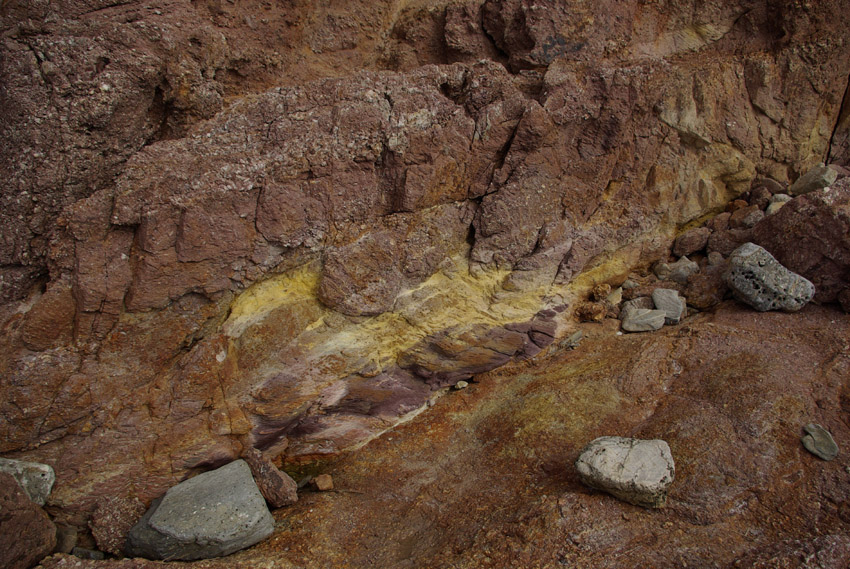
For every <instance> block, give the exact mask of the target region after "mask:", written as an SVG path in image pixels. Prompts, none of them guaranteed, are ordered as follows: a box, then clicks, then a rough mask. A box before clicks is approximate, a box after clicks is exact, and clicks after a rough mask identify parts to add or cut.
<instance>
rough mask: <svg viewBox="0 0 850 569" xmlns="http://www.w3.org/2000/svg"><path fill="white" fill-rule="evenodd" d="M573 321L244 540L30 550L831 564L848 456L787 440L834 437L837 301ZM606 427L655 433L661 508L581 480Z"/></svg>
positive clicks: (849, 431)
mask: <svg viewBox="0 0 850 569" xmlns="http://www.w3.org/2000/svg"><path fill="white" fill-rule="evenodd" d="M579 329H580V330H582V331H583V335H584V340H583V341H582V342H581V343H580V345H578V346H577V347H575V349H573V350H561V351H553V352H550V353H549V354H548V357H539V358H535V359H533V360H530V361H526V362H522V363H518V364H515V365H513V364H512V365H509V366H504V367H502V368H499V369H497V370H494V371H491V372H488V373H486V374H483V375H480V376H479V377H478V378H477V381H478V383H477V384H476V385H475V387H474V388H470V389H464V390H462V391H458V392H453V393H451V395H450V396H446V397H442V398H440V399H439V400H437V401H436V402H435V403H434V405H433V407H431V408H430V409H429V411H428V412H426V413H421V414H419V415H418V416H416V417H415V418H413V419H411V420H410V421H408V422H406V423H404V424H402V425H399V426H397V427H396V428H395V429H394V430H393V431H392V433H391V434H390V435H389V437H387V436H384V437H380V438H379V439H376V440H374V441H372V442H371V443H369V444H368V445H366V446H365V447H363V448H362V449H360V450H359V451H357V452H354V453H346V454H345V455H344V456H342V457H341V458H340V459H338V460H336V461H334V465H333V477H334V482H335V483H336V485H337V487H338V488H340V491H339V492H334V493H330V494H319V493H310V492H308V493H305V494H304V495H303V496H302V497H301V499H300V500H299V501H298V503H297V504H294V505H292V506H291V507H289V508H286V509H285V510H280V511H278V512H275V514H276V517H277V519H278V528H277V530H276V534H275V535H274V536H272V537H271V538H270V539H268V540H266V541H264V542H262V543H260V544H258V545H256V546H255V547H253V548H250V549H248V550H245V551H242V552H238V553H236V554H233V555H231V556H229V557H227V558H222V559H214V560H207V561H198V562H192V563H179V564H178V563H173V564H164V565H163V564H161V563H154V562H146V561H144V560H139V559H137V560H129V559H126V560H120V561H119V560H112V561H104V562H89V561H83V560H77V559H73V558H71V557H68V556H53V557H51V558H49V559H47V560H45V563H44V565H43V567H44V568H45V569H157V568H166V567H173V568H174V569H178V568H179V567H182V568H184V569H213V568H216V569H225V568H226V569H231V568H236V569H252V568H256V567H261V566H263V565H264V564H270V565H275V566H279V567H345V566H350V567H368V566H370V565H373V566H374V565H378V566H381V567H388V568H393V569H396V568H398V569H402V568H404V567H411V566H413V567H452V566H454V567H470V568H472V567H492V568H498V567H553V568H554V567H564V566H568V567H569V566H573V567H587V568H589V569H634V568H635V567H649V566H653V567H659V568H674V567H684V566H685V565H687V566H688V567H702V566H705V565H706V564H711V565H715V566H718V567H722V568H734V567H736V566H737V567H753V566H756V567H760V568H764V569H767V568H775V567H783V566H785V565H786V564H787V566H789V567H792V568H799V569H802V568H806V567H808V569H812V567H817V566H818V565H817V564H818V563H819V564H821V566H822V567H829V568H830V569H844V567H846V566H847V560H848V559H850V537H848V536H847V523H848V522H847V520H848V519H850V517H848V514H850V510H848V508H847V506H846V504H847V502H848V500H850V486H848V485H847V483H846V481H847V473H846V471H845V470H844V469H845V468H846V467H847V466H850V456H848V455H847V454H846V453H842V454H840V455H839V456H838V458H837V459H836V460H834V461H831V462H824V461H822V460H819V459H817V458H815V457H813V456H811V455H810V454H809V453H808V452H807V451H806V450H805V449H804V448H803V445H802V444H800V440H799V435H801V434H802V431H801V430H800V428H801V426H802V425H805V424H806V423H808V422H812V421H814V422H817V423H820V424H822V425H829V426H830V428H831V429H832V430H833V434H834V435H835V438H836V440H838V441H842V440H850V428H848V426H847V424H846V421H845V420H844V418H846V400H847V399H846V398H847V396H848V394H850V385H848V381H847V378H848V377H850V373H848V372H850V357H848V354H847V352H846V350H845V349H844V345H845V344H846V339H847V338H848V337H850V320H848V318H847V317H846V316H845V315H844V314H843V313H841V312H840V311H838V310H836V308H835V307H832V306H819V305H815V304H812V305H810V306H808V307H807V308H806V310H803V311H801V312H798V313H794V314H787V313H783V312H764V313H760V312H755V311H753V310H752V309H750V308H749V307H746V306H743V305H741V304H739V303H736V302H725V303H723V304H721V305H720V306H718V307H717V309H716V310H714V311H712V312H710V313H708V312H706V313H700V314H696V315H695V316H693V317H692V318H689V319H688V321H687V322H685V323H683V324H682V325H680V326H678V327H670V328H663V329H661V330H660V331H658V332H655V333H653V334H624V335H621V336H618V335H616V327H615V322H614V321H606V322H603V323H602V324H595V323H594V324H586V325H581V326H580V327H579ZM754 377H757V378H758V381H745V380H742V378H754ZM611 433H629V434H630V436H633V437H635V438H640V439H656V438H662V439H664V440H666V441H667V442H668V443H669V446H670V448H671V451H672V454H673V456H674V457H675V460H676V481H675V482H674V483H673V484H672V485H671V486H670V489H669V494H668V502H667V507H666V508H665V509H663V510H646V509H643V508H638V507H635V506H633V505H631V504H628V503H625V502H622V501H620V500H616V499H613V498H611V497H610V496H608V495H606V494H604V493H602V492H597V491H593V490H590V489H589V488H587V487H586V486H584V485H583V484H582V483H581V482H580V480H579V479H578V475H577V473H576V471H575V469H574V468H572V467H571V465H572V464H573V463H574V462H575V460H576V458H578V455H579V453H580V451H581V446H582V445H583V444H584V443H585V442H586V441H590V440H593V439H595V438H597V437H599V436H602V435H606V434H611ZM390 439H391V440H390ZM730 449H734V451H731V450H730ZM730 452H734V457H735V460H730V459H729V458H730ZM376 472H378V473H380V474H381V475H376ZM470 473H474V475H471V474H470ZM411 536H415V537H413V538H412V537H411ZM406 540H407V541H406ZM659 540H663V547H660V546H659ZM721 540H722V544H723V547H718V544H719V543H721ZM411 543H414V544H415V545H413V546H411Z"/></svg>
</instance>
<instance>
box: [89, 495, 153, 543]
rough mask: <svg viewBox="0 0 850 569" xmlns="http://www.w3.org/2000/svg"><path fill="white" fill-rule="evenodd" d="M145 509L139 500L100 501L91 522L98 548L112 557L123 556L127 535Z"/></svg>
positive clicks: (127, 498) (125, 498) (129, 498)
mask: <svg viewBox="0 0 850 569" xmlns="http://www.w3.org/2000/svg"><path fill="white" fill-rule="evenodd" d="M145 509H146V508H145V505H144V504H143V503H142V502H141V501H139V499H138V498H131V497H124V498H121V497H117V496H105V497H103V498H101V499H100V500H98V502H97V506H96V507H95V509H94V512H92V517H91V519H90V520H89V529H91V533H92V537H93V538H94V541H95V543H96V544H97V548H98V549H99V550H100V551H103V552H105V553H109V554H111V555H116V556H119V557H120V556H123V555H124V545H125V544H126V543H127V535H128V534H129V533H130V529H132V527H133V526H134V525H136V522H138V521H139V518H140V517H142V515H143V514H144V513H145Z"/></svg>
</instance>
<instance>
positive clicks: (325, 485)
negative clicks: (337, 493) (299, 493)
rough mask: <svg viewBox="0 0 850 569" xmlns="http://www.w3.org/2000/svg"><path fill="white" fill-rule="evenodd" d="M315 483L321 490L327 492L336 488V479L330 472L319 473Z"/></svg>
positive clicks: (317, 488) (314, 480)
mask: <svg viewBox="0 0 850 569" xmlns="http://www.w3.org/2000/svg"><path fill="white" fill-rule="evenodd" d="M313 484H314V485H315V486H316V490H318V491H319V492H327V491H328V490H333V489H334V479H333V477H332V476H331V475H330V474H319V475H318V476H316V477H315V478H314V479H313Z"/></svg>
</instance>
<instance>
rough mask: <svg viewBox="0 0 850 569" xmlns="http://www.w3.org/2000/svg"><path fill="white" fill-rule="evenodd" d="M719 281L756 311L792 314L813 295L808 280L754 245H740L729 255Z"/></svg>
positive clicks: (812, 286)
mask: <svg viewBox="0 0 850 569" xmlns="http://www.w3.org/2000/svg"><path fill="white" fill-rule="evenodd" d="M723 280H724V281H725V282H726V284H727V285H728V286H729V288H730V289H732V292H733V293H734V295H735V298H737V299H738V300H740V301H741V302H745V303H746V304H749V305H750V306H752V307H753V308H755V309H756V310H758V311H760V312H764V311H767V310H784V311H786V312H796V311H797V310H800V309H801V308H802V307H803V306H805V304H806V303H807V302H809V301H810V300H811V299H812V297H813V296H814V295H815V286H814V285H813V284H812V283H811V282H810V281H809V280H807V279H805V278H803V277H801V276H800V275H798V274H797V273H793V272H791V271H789V270H788V269H786V268H785V267H783V266H782V265H781V264H780V263H779V261H777V260H776V259H775V258H774V257H773V255H771V254H770V253H768V252H767V250H766V249H764V248H762V247H759V246H758V245H756V244H755V243H744V244H743V245H741V246H740V247H738V248H737V249H735V250H734V251H733V252H732V254H731V255H730V256H729V267H728V268H727V269H726V272H724V273H723Z"/></svg>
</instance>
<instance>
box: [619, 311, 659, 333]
mask: <svg viewBox="0 0 850 569" xmlns="http://www.w3.org/2000/svg"><path fill="white" fill-rule="evenodd" d="M666 317H667V314H666V313H665V312H664V311H663V310H652V309H649V308H633V309H631V310H629V311H628V312H627V313H626V315H625V316H624V317H623V324H622V328H623V330H625V331H626V332H651V331H653V330H658V329H660V328H661V327H662V326H664V320H665V318H666Z"/></svg>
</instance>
